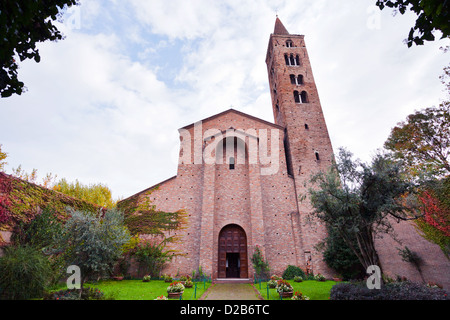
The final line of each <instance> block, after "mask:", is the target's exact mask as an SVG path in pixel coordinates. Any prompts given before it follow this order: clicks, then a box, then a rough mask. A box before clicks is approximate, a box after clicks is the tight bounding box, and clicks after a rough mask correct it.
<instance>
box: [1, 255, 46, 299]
mask: <svg viewBox="0 0 450 320" xmlns="http://www.w3.org/2000/svg"><path fill="white" fill-rule="evenodd" d="M0 270H1V272H0V288H1V290H2V292H1V293H2V295H3V298H4V299H11V300H26V299H32V298H41V297H42V296H43V295H44V289H45V287H46V286H47V284H48V283H49V280H50V276H51V268H50V264H49V262H48V259H47V258H46V257H45V256H44V255H43V254H42V253H41V252H39V251H37V250H36V249H34V248H32V247H29V246H24V247H22V246H18V247H9V248H6V249H5V253H4V256H3V257H2V258H0Z"/></svg>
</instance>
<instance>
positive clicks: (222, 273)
mask: <svg viewBox="0 0 450 320" xmlns="http://www.w3.org/2000/svg"><path fill="white" fill-rule="evenodd" d="M235 277H236V278H247V277H248V262H247V236H246V235H245V231H244V230H243V229H242V228H241V227H239V226H237V225H229V226H226V227H225V228H223V229H222V231H221V232H220V235H219V278H235Z"/></svg>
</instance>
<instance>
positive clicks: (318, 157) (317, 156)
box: [316, 151, 320, 161]
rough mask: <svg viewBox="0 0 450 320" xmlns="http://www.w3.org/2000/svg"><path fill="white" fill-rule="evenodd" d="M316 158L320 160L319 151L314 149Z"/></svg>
mask: <svg viewBox="0 0 450 320" xmlns="http://www.w3.org/2000/svg"><path fill="white" fill-rule="evenodd" d="M316 160H317V161H320V155H319V153H318V152H317V151H316Z"/></svg>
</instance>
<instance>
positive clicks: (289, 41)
mask: <svg viewBox="0 0 450 320" xmlns="http://www.w3.org/2000/svg"><path fill="white" fill-rule="evenodd" d="M293 46H294V45H293V44H292V40H288V41H286V47H287V48H292V47H293Z"/></svg>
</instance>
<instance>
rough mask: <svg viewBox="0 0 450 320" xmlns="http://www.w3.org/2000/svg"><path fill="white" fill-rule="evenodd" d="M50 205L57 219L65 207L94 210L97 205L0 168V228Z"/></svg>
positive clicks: (8, 227)
mask: <svg viewBox="0 0 450 320" xmlns="http://www.w3.org/2000/svg"><path fill="white" fill-rule="evenodd" d="M46 207H49V208H52V209H53V210H54V211H55V212H56V213H57V215H58V219H61V220H65V219H66V218H67V208H72V209H75V210H81V211H88V212H96V211H98V210H99V209H100V208H99V207H98V206H97V205H94V204H91V203H88V202H86V201H83V200H79V199H76V198H72V197H70V196H67V195H65V194H62V193H60V192H57V191H53V190H50V189H47V188H44V187H41V186H39V185H36V184H33V183H29V182H27V181H24V180H21V179H18V178H15V177H13V176H11V175H8V174H5V173H4V172H0V231H11V230H13V228H14V226H15V225H16V224H17V223H19V222H25V223H28V222H30V221H31V220H32V219H33V218H34V216H35V215H36V214H37V213H39V212H40V211H41V210H42V209H44V208H46Z"/></svg>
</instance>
